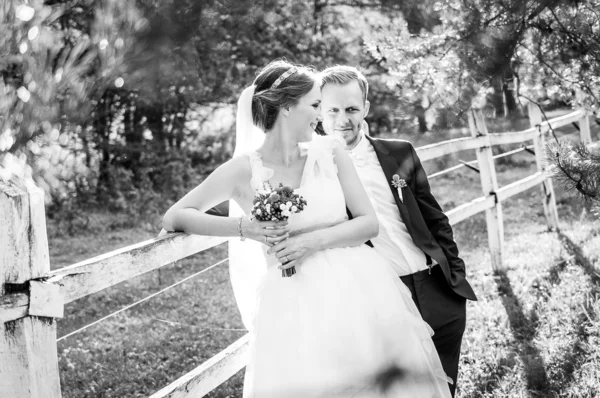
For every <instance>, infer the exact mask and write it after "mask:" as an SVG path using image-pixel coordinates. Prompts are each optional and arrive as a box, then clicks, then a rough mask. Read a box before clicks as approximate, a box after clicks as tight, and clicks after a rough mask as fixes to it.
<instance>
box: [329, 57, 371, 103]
mask: <svg viewBox="0 0 600 398" xmlns="http://www.w3.org/2000/svg"><path fill="white" fill-rule="evenodd" d="M320 77H321V88H323V87H324V86H325V85H326V84H338V85H345V84H348V83H352V82H353V81H357V82H358V86H359V87H360V91H362V94H363V99H364V100H365V101H366V100H367V94H369V82H367V78H366V77H365V75H363V74H362V72H361V71H360V70H359V69H358V68H355V67H353V66H348V65H335V66H330V67H329V68H327V69H325V70H324V71H322V72H321V73H320Z"/></svg>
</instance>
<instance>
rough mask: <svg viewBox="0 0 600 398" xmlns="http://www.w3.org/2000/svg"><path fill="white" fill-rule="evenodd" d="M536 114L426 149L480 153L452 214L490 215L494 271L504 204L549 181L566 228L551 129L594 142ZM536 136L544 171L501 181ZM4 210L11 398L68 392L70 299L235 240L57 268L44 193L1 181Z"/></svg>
mask: <svg viewBox="0 0 600 398" xmlns="http://www.w3.org/2000/svg"><path fill="white" fill-rule="evenodd" d="M529 118H530V124H531V126H532V127H531V128H529V129H527V130H524V131H520V132H507V133H488V131H487V128H486V125H485V122H484V119H483V115H482V114H481V112H472V113H470V114H469V128H470V131H471V137H466V138H458V139H453V140H449V141H444V142H440V143H436V144H431V145H427V146H423V147H419V148H416V150H417V153H418V155H419V157H420V159H421V160H422V161H427V160H432V159H436V158H438V157H441V156H444V155H448V154H453V153H456V152H459V151H465V150H475V151H476V154H477V162H476V164H478V165H479V172H480V178H481V185H482V192H483V196H481V197H479V198H477V199H474V200H472V201H470V202H467V203H464V204H462V205H460V206H458V207H456V208H454V209H451V210H449V211H447V212H446V215H447V216H448V218H449V220H450V223H451V224H453V225H454V224H456V223H459V222H461V221H463V220H465V219H467V218H469V217H472V216H474V215H476V214H478V213H481V212H485V213H486V220H487V230H488V238H489V245H490V252H491V254H492V266H493V267H494V268H502V266H503V265H502V254H503V240H504V232H503V222H502V202H503V201H505V200H507V199H508V198H511V197H512V196H514V195H517V194H519V193H521V192H523V191H526V190H528V189H531V188H533V187H535V186H537V185H541V187H542V191H543V193H544V200H543V203H542V205H543V207H544V214H545V216H546V220H547V223H548V226H549V227H551V228H557V227H558V214H557V211H556V203H555V199H554V191H553V187H552V181H551V180H550V179H549V178H548V176H547V175H546V173H545V171H544V159H543V150H544V147H545V140H546V136H547V134H548V132H550V131H553V130H554V129H556V128H559V127H562V126H566V125H569V124H572V123H577V122H579V130H580V135H581V140H582V142H584V143H589V142H591V140H592V139H591V133H590V127H589V119H588V115H587V113H586V112H585V111H583V110H578V111H575V112H572V113H569V114H567V115H564V116H561V117H558V118H554V119H551V120H547V121H544V122H542V117H541V112H540V110H539V109H538V108H536V107H533V106H531V105H530V107H529ZM528 141H533V149H534V150H535V155H536V163H537V168H538V171H537V172H536V173H534V174H532V175H530V176H528V177H526V178H523V179H521V180H519V181H515V182H513V183H511V184H509V185H506V186H503V187H499V186H498V182H497V179H496V171H495V165H494V158H495V157H494V156H493V154H492V150H491V147H492V146H494V145H506V144H517V143H524V142H528ZM516 152H517V151H513V153H516ZM501 156H503V155H501ZM496 157H498V156H496ZM457 167H458V166H455V167H452V168H450V169H448V170H452V169H456V168H457ZM440 173H442V172H440ZM440 173H436V174H440ZM0 211H1V212H0V217H1V219H2V221H3V222H2V225H3V226H6V227H5V228H3V230H2V232H0V234H1V235H0V265H1V268H0V280H1V281H2V290H1V291H0V325H2V329H1V331H0V332H1V336H0V391H2V392H3V396H4V397H7V398H12V397H19V398H21V397H44V398H57V397H60V396H61V391H60V383H59V374H58V359H57V344H56V340H57V339H56V322H55V318H59V317H62V316H63V308H64V305H65V304H66V303H69V302H72V301H74V300H77V299H78V298H81V297H84V296H87V295H90V294H92V293H95V292H98V291H100V290H103V289H106V288H108V287H110V286H114V285H116V284H118V283H121V282H123V281H126V280H129V279H131V278H134V277H136V276H139V275H142V274H144V273H146V272H148V271H152V270H155V269H157V268H160V267H162V266H164V265H166V264H169V263H172V262H174V261H177V260H180V259H182V258H185V257H188V256H190V255H193V254H195V253H198V252H201V251H204V250H207V249H209V248H211V247H214V246H216V245H219V244H221V243H223V242H226V240H227V239H226V238H219V237H205V236H191V235H185V234H181V233H178V234H169V235H167V236H163V237H159V238H155V239H150V240H147V241H144V242H141V243H138V244H135V245H132V246H128V247H125V248H123V249H119V250H116V251H113V252H110V253H107V254H104V255H101V256H98V257H94V258H91V259H88V260H85V261H82V262H79V263H76V264H73V265H71V266H68V267H64V268H61V269H57V270H54V271H50V264H49V252H48V241H47V237H46V225H45V222H46V221H45V214H44V204H43V192H41V190H39V189H38V188H36V187H34V186H31V185H26V186H25V185H24V186H18V185H15V184H7V183H4V182H0ZM248 344H249V335H247V334H246V335H245V336H243V337H242V338H240V339H239V340H237V341H236V342H235V343H233V344H232V345H230V346H229V347H227V348H226V349H225V350H223V351H222V352H221V353H219V354H217V355H216V356H214V357H213V358H211V359H210V360H209V361H207V362H205V363H204V364H202V365H200V366H199V367H197V368H196V369H194V370H193V371H191V372H189V373H187V374H185V375H183V376H182V377H181V378H179V379H178V380H176V381H174V382H173V383H171V384H170V385H168V386H166V387H164V388H163V389H161V390H160V391H158V392H156V393H155V394H153V395H152V397H151V398H164V397H182V398H183V397H190V396H195V397H198V396H203V395H205V394H207V393H208V392H210V391H211V390H213V389H214V388H216V387H218V386H219V385H220V384H222V383H223V382H224V381H226V380H227V379H228V378H230V377H231V376H232V375H234V374H235V373H236V372H238V371H239V370H240V369H242V368H243V367H244V366H245V364H246V362H247V355H248Z"/></svg>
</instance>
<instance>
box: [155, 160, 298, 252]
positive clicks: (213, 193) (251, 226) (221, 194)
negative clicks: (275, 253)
mask: <svg viewBox="0 0 600 398" xmlns="http://www.w3.org/2000/svg"><path fill="white" fill-rule="evenodd" d="M244 162H246V159H244V158H243V157H238V158H234V159H232V160H230V161H228V162H226V163H224V164H223V165H221V166H219V167H218V168H217V169H216V170H215V171H213V172H212V173H211V174H210V175H209V176H208V177H207V178H206V179H205V180H204V181H203V182H202V183H201V184H200V185H198V186H197V187H196V188H194V189H193V190H191V191H190V192H188V193H187V194H186V195H185V196H184V197H183V198H181V199H180V200H179V201H178V202H177V203H175V204H174V205H173V206H171V208H170V209H169V210H167V212H166V213H165V215H164V217H163V228H164V229H165V230H166V231H169V232H171V231H180V232H186V233H189V234H197V235H209V236H226V237H232V236H238V235H239V232H238V223H239V220H240V218H239V217H223V216H214V215H210V214H206V213H205V212H206V211H207V210H209V209H210V208H212V207H214V206H216V205H218V204H219V203H222V202H224V201H226V200H230V199H231V198H233V197H234V196H235V194H236V190H237V189H239V188H238V187H239V186H241V184H242V181H249V180H250V171H249V169H248V167H245V164H244ZM285 224H287V223H285ZM241 226H242V233H243V235H244V236H245V237H247V238H250V239H254V240H257V241H259V242H262V243H265V236H270V237H271V238H269V243H277V242H279V241H280V240H282V239H285V238H286V237H287V233H288V231H289V229H288V227H287V225H284V223H275V222H259V221H250V219H249V218H248V217H246V216H244V217H243V218H242V224H241ZM268 228H269V229H268ZM270 228H274V229H270Z"/></svg>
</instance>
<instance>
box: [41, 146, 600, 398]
mask: <svg viewBox="0 0 600 398" xmlns="http://www.w3.org/2000/svg"><path fill="white" fill-rule="evenodd" d="M532 158H533V156H531V155H528V154H526V153H524V154H519V155H516V158H515V159H514V160H513V162H514V164H517V165H519V167H513V166H511V165H507V164H499V165H498V167H497V169H498V181H499V184H500V185H501V186H503V185H506V184H508V183H510V182H513V181H516V180H517V179H520V178H523V177H525V176H527V175H530V174H531V173H533V172H534V171H535V164H534V163H532V162H533V159H532ZM426 167H435V165H434V166H429V165H426ZM432 189H433V192H434V194H435V195H436V197H437V198H438V200H439V201H440V203H441V204H442V207H443V208H445V209H450V208H452V207H455V206H457V205H459V204H461V203H464V202H466V201H468V200H470V199H474V198H476V197H478V196H481V188H480V184H479V176H478V175H477V174H476V173H475V172H474V171H471V170H468V169H465V168H463V169H461V170H460V171H458V172H455V173H451V174H447V175H445V176H444V177H441V178H438V179H435V180H433V181H432ZM541 201H542V194H541V191H540V189H539V188H534V189H531V190H529V191H527V192H524V193H522V194H519V195H517V196H516V197H513V198H511V199H509V200H508V201H506V202H504V203H503V216H504V223H505V239H506V247H505V251H506V253H505V257H504V260H505V263H506V265H507V268H506V270H505V271H503V272H494V271H493V270H492V267H491V262H490V257H489V254H488V250H487V233H486V224H485V217H484V215H483V214H479V215H477V216H474V217H472V218H469V219H468V220H465V221H463V222H461V223H459V224H458V225H456V226H455V235H456V240H457V242H458V245H459V248H460V249H461V254H462V256H463V258H464V259H465V262H466V264H467V274H468V277H469V279H470V280H471V283H472V284H473V287H474V289H475V291H476V292H477V294H478V297H479V301H477V302H472V303H469V305H468V322H467V330H466V333H465V336H464V340H463V346H462V357H461V367H460V378H459V387H458V397H459V398H467V397H468V398H471V397H565V398H566V397H578V398H579V397H595V396H600V387H599V386H600V344H599V343H600V320H599V317H598V314H600V285H599V283H598V282H599V280H600V271H599V267H600V264H599V261H600V260H599V254H600V223H598V220H597V219H594V216H593V215H591V214H589V213H587V211H586V206H585V204H583V203H581V202H578V201H577V200H575V199H572V198H569V197H568V196H567V195H566V194H565V193H564V192H562V191H561V190H560V189H557V202H558V207H559V209H558V210H559V215H560V218H561V220H560V225H561V232H560V233H556V232H550V231H548V229H547V227H546V224H545V219H544V216H543V211H542V205H541ZM52 228H53V226H52V224H51V223H49V230H50V231H52ZM154 234H155V232H154V231H152V232H149V231H148V230H146V229H134V230H115V231H106V232H105V233H103V234H96V235H90V236H80V237H64V236H62V237H61V236H59V235H58V234H53V233H52V232H51V233H50V236H51V240H50V249H51V262H52V265H53V268H58V267H61V266H65V265H68V264H71V263H73V262H76V261H80V260H82V259H85V258H89V257H91V256H94V255H97V254H101V253H104V252H106V251H109V250H113V249H116V248H119V247H122V246H125V245H129V244H132V243H136V242H139V241H141V240H144V239H148V238H150V237H152V236H154ZM226 256H227V250H226V247H225V246H224V245H221V246H219V247H216V248H214V249H211V250H208V251H206V252H203V253H200V254H198V255H196V256H193V257H190V258H188V259H185V260H183V261H180V262H177V263H175V264H172V265H170V266H167V267H164V268H162V269H161V270H158V271H154V272H150V273H148V274H145V275H142V276H140V277H138V278H136V279H133V280H131V281H128V282H126V283H122V284H120V285H117V286H115V287H112V288H110V289H107V290H105V291H102V292H99V293H96V294H94V295H91V296H89V297H85V298H83V299H80V300H77V301H76V302H73V303H70V304H69V305H67V307H66V309H65V318H64V319H62V320H59V322H58V335H59V336H63V335H65V334H67V333H69V332H71V331H73V330H76V329H78V328H80V327H82V326H84V325H86V324H89V323H91V322H93V321H94V320H97V319H99V318H101V317H103V316H106V315H108V314H110V313H112V312H114V311H116V310H118V309H120V308H122V307H124V306H126V305H128V304H130V303H133V302H135V301H136V300H139V299H141V298H143V297H146V296H148V295H149V294H152V293H154V292H156V291H158V290H160V289H162V288H165V287H166V286H169V285H170V284H172V283H174V282H176V281H179V280H181V279H183V278H184V277H186V276H188V275H191V274H193V273H195V272H199V271H201V270H203V269H205V268H207V267H209V266H210V265H212V264H214V263H216V262H218V261H219V260H222V259H224V258H226ZM240 329H242V324H241V320H240V317H239V315H238V313H237V309H236V307H235V303H234V300H233V296H232V291H231V287H230V284H229V278H228V272H227V263H225V264H222V265H220V266H218V267H216V268H214V269H212V270H210V271H207V272H205V273H203V274H201V275H199V276H198V277H196V278H193V279H191V280H189V281H187V282H185V283H183V284H182V285H180V286H178V287H176V288H174V289H171V290H168V291H167V292H166V293H164V294H162V295H159V296H157V297H155V298H153V299H151V300H149V301H146V302H144V303H142V304H140V305H138V306H135V307H133V308H132V309H130V310H127V311H124V312H122V313H120V314H118V315H116V316H114V317H112V318H109V319H107V320H106V321H103V322H101V323H99V324H97V325H94V326H92V327H90V328H88V329H85V330H84V331H83V332H81V333H78V334H76V335H74V336H72V337H68V338H66V339H64V340H62V341H60V342H59V346H58V351H59V366H60V372H61V385H62V389H63V396H64V397H77V398H79V397H141V396H148V395H150V394H152V393H153V392H155V391H157V390H158V389H160V388H161V387H164V386H165V385H167V384H168V383H170V382H171V381H173V380H175V379H177V378H178V377H179V376H181V375H182V374H184V373H186V372H188V371H190V370H192V369H193V368H194V367H196V366H198V365H199V364H201V363H202V362H204V361H205V360H207V359H208V358H210V357H211V356H213V355H215V354H216V353H218V352H219V351H220V350H222V349H223V348H225V347H226V346H227V345H229V344H231V343H232V342H233V341H235V340H236V339H238V338H239V337H241V336H242V335H243V333H244V332H243V331H242V330H240ZM242 373H243V372H240V373H238V374H237V375H236V376H234V377H233V378H232V379H230V380H229V381H228V382H227V383H225V384H223V385H222V386H221V387H219V388H218V389H217V390H215V391H214V392H212V393H211V394H210V395H209V396H210V397H211V398H226V397H231V398H233V397H241V385H242V379H243V374H242Z"/></svg>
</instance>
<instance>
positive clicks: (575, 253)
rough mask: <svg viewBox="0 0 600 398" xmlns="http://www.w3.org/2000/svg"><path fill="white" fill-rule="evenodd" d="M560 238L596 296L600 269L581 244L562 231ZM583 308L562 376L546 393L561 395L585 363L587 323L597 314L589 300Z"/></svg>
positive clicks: (562, 367)
mask: <svg viewBox="0 0 600 398" xmlns="http://www.w3.org/2000/svg"><path fill="white" fill-rule="evenodd" d="M558 238H559V240H560V242H561V243H562V245H563V247H564V248H565V249H566V251H567V253H569V255H570V258H572V259H573V260H574V263H575V264H577V265H578V266H579V267H580V268H581V269H582V270H583V271H584V272H585V273H586V274H587V275H588V276H589V278H590V281H591V283H592V284H591V289H590V290H591V291H590V294H591V295H592V296H596V295H597V294H598V293H600V275H599V274H598V271H597V270H596V268H595V267H594V265H593V264H592V262H591V261H590V260H589V259H588V258H587V257H586V256H585V254H584V253H583V249H582V248H581V247H580V246H579V245H577V244H576V243H575V242H573V241H572V240H571V239H570V238H569V237H568V236H566V235H565V234H563V233H562V232H558ZM561 263H562V264H561V268H564V267H565V265H566V263H567V262H561ZM555 267H556V266H555ZM551 271H552V270H551ZM552 278H553V274H552V273H551V274H550V275H549V279H550V280H552ZM581 308H582V312H581V313H580V314H579V316H578V317H577V320H576V321H575V324H576V325H575V326H576V330H577V332H576V333H577V335H576V336H577V338H576V340H575V341H574V342H573V345H572V347H571V349H570V350H566V351H565V355H564V356H563V357H562V358H561V360H560V363H561V366H560V369H559V370H560V371H561V372H560V373H561V375H562V378H561V379H560V380H559V381H554V382H553V381H551V382H550V384H548V386H547V387H546V389H545V391H544V393H546V394H547V395H548V396H554V395H556V396H559V395H560V393H561V392H562V391H563V390H564V386H565V385H567V384H569V383H571V382H572V381H573V377H574V375H575V372H576V371H577V370H578V368H579V365H580V364H582V363H584V361H581V360H580V357H581V356H582V355H585V350H584V349H583V345H584V344H585V341H586V340H587V339H588V337H589V336H588V331H587V328H586V323H587V322H592V321H593V319H594V318H595V317H596V314H595V312H594V309H593V307H592V306H591V305H590V301H589V300H584V302H583V303H581Z"/></svg>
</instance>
